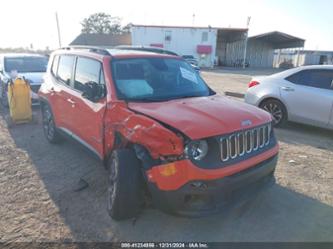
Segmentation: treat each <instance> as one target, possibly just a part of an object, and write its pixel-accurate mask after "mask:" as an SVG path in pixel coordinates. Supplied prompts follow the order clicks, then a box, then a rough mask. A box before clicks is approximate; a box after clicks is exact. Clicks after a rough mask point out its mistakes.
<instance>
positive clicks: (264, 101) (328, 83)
mask: <svg viewBox="0 0 333 249" xmlns="http://www.w3.org/2000/svg"><path fill="white" fill-rule="evenodd" d="M245 102H246V103H248V104H251V105H255V106H258V107H260V108H262V109H264V110H266V111H268V112H270V113H271V114H272V116H273V118H274V123H275V125H276V126H281V125H283V124H284V123H285V122H287V121H288V120H289V121H294V122H298V123H304V124H309V125H314V126H318V127H323V128H329V129H333V66H331V65H317V66H302V67H297V68H293V69H289V70H286V71H283V72H281V73H277V74H273V75H270V76H267V77H257V78H253V79H252V81H251V82H250V83H249V88H248V90H247V93H246V95H245Z"/></svg>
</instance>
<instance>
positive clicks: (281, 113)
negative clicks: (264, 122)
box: [259, 99, 288, 127]
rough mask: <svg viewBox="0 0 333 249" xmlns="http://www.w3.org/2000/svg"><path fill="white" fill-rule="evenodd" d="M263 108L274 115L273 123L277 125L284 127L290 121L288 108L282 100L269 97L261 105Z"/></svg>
mask: <svg viewBox="0 0 333 249" xmlns="http://www.w3.org/2000/svg"><path fill="white" fill-rule="evenodd" d="M259 107H260V108H261V109H263V110H265V111H267V112H269V113H270V114H271V115H272V117H273V125H274V126H275V127H282V126H284V125H285V124H286V122H287V121H288V113H287V109H286V107H285V106H284V104H282V103H281V101H279V100H277V99H268V100H265V101H263V102H262V103H261V104H260V106H259Z"/></svg>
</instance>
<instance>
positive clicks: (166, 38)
mask: <svg viewBox="0 0 333 249" xmlns="http://www.w3.org/2000/svg"><path fill="white" fill-rule="evenodd" d="M171 35H172V33H171V31H165V37H164V40H165V42H167V43H170V42H171V38H172V37H171Z"/></svg>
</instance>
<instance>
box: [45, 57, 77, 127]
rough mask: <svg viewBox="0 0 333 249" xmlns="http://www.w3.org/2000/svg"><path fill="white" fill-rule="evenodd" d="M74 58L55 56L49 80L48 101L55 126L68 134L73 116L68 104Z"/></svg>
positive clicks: (70, 106) (71, 107)
mask: <svg viewBox="0 0 333 249" xmlns="http://www.w3.org/2000/svg"><path fill="white" fill-rule="evenodd" d="M74 62H75V56H72V55H60V56H58V55H56V56H55V57H54V60H53V64H52V68H51V74H52V76H51V79H50V80H52V81H53V83H52V87H51V89H49V90H50V96H49V101H50V102H51V107H52V111H53V115H54V118H55V122H56V126H57V127H59V128H61V129H62V130H64V131H67V132H69V131H70V127H71V123H70V117H71V115H72V114H73V110H72V109H73V106H72V105H71V103H70V102H69V100H70V97H71V94H70V85H71V82H72V80H73V69H74Z"/></svg>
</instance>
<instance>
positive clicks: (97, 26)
mask: <svg viewBox="0 0 333 249" xmlns="http://www.w3.org/2000/svg"><path fill="white" fill-rule="evenodd" d="M81 25H82V29H81V32H82V33H85V34H120V33H122V29H121V25H120V18H119V17H112V16H111V15H109V14H106V13H103V12H100V13H95V14H92V15H90V16H89V17H88V18H85V19H83V21H82V22H81Z"/></svg>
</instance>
